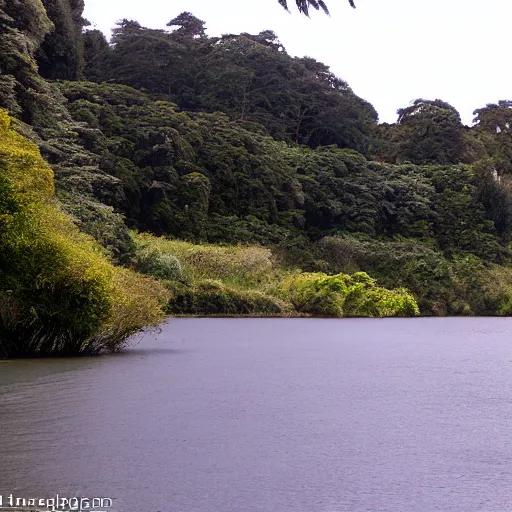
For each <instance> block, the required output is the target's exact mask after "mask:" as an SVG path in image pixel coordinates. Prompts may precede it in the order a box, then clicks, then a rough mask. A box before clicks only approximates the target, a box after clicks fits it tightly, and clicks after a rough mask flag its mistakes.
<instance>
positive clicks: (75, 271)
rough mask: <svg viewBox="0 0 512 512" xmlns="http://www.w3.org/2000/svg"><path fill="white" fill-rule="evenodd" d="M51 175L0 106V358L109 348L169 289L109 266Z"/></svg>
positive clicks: (152, 318) (151, 319)
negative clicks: (67, 210)
mask: <svg viewBox="0 0 512 512" xmlns="http://www.w3.org/2000/svg"><path fill="white" fill-rule="evenodd" d="M53 191H54V189H53V174H52V171H51V169H50V167H49V166H48V165H47V164H46V163H45V162H44V160H43V159H42V158H41V156H40V154H39V152H38V150H37V148H36V146H35V145H33V144H32V143H31V142H29V141H27V140H26V139H24V138H23V137H22V136H21V135H19V134H18V133H16V132H15V131H14V130H12V129H11V127H10V119H9V117H8V115H7V114H6V112H5V111H2V110H0V355H3V356H22V355H37V354H39V355H48V354H78V353H85V352H87V353H93V352H99V351H101V350H103V349H110V350H114V349H115V348H116V347H119V346H120V345H122V343H123V341H124V340H125V339H126V337H127V336H129V335H131V334H133V333H134V332H135V331H137V330H139V329H141V328H142V327H144V326H147V325H152V324H154V323H155V322H157V321H158V320H159V319H160V318H161V315H162V310H161V307H160V304H161V303H162V302H163V301H164V300H165V299H166V292H165V290H164V288H163V287H162V285H160V284H159V283H157V282H156V281H153V280H150V279H147V278H143V277H142V276H137V275H136V274H134V273H133V272H130V271H128V270H125V269H121V268H117V267H114V266H113V265H112V264H111V263H110V262H109V260H108V259H107V257H106V256H105V255H104V252H103V250H102V249H101V248H100V247H99V246H98V245H97V244H96V242H94V241H93V239H92V238H91V237H89V236H88V235H85V234H83V233H80V232H79V230H78V228H77V227H76V226H75V224H74V223H73V222H72V220H71V219H70V217H68V216H67V215H66V214H64V213H63V212H62V211H61V210H60V209H59V207H58V204H57V203H56V202H55V199H54V197H53Z"/></svg>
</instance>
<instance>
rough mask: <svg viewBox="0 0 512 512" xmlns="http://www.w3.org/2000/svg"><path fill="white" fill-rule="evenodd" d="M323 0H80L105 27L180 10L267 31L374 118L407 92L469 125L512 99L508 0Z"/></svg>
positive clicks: (218, 26)
mask: <svg viewBox="0 0 512 512" xmlns="http://www.w3.org/2000/svg"><path fill="white" fill-rule="evenodd" d="M355 2H356V5H357V9H355V10H354V9H352V8H351V7H350V6H349V4H348V0H326V3H327V5H328V7H329V10H330V12H331V17H327V16H325V15H324V14H322V13H320V12H316V11H314V12H313V13H312V15H311V18H310V19H308V18H306V17H305V16H302V15H300V14H299V13H298V11H297V9H296V7H295V0H289V6H290V8H291V9H290V10H291V12H292V14H289V13H287V12H286V11H284V10H283V9H282V8H281V7H280V6H279V4H278V3H277V0H245V1H241V0H171V1H169V0H86V1H85V17H86V18H87V19H88V20H89V21H90V22H91V23H92V24H93V25H95V26H96V27H95V28H99V29H100V30H102V31H103V32H105V33H106V34H107V35H110V32H109V30H110V29H111V28H112V27H113V26H114V25H115V22H116V21H117V20H118V19H122V18H128V19H135V20H137V21H138V22H139V23H141V24H142V25H143V26H146V27H150V28H165V25H166V23H167V22H168V21H169V20H171V19H172V18H174V17H176V16H177V15H178V14H179V13H181V12H183V11H190V12H192V14H194V15H195V16H197V17H198V18H200V19H202V20H204V21H206V26H207V29H208V34H209V35H212V36H217V35H221V34H226V33H240V32H249V33H254V34H257V33H259V32H261V31H262V30H267V29H269V30H273V31H274V32H276V34H277V35H278V36H279V39H280V40H281V42H282V43H283V45H284V46H285V48H286V50H287V51H288V53H290V54H291V55H294V56H304V55H308V56H310V57H314V58H315V59H317V60H319V61H321V62H323V63H325V64H327V65H329V66H330V67H331V70H332V71H333V72H334V73H335V74H336V75H337V76H339V77H340V78H342V79H343V80H346V81H347V82H348V84H349V85H350V86H351V87H352V89H353V90H354V92H355V93H356V94H358V95H359V96H361V97H363V98H364V99H366V100H368V101H369V102H370V103H372V104H373V105H374V107H375V108H376V109H377V111H378V113H379V119H380V121H382V122H394V121H396V110H397V108H400V107H405V106H407V105H408V104H409V103H410V102H411V101H412V100H414V99H416V98H427V99H435V98H440V99H443V100H445V101H448V102H449V103H451V104H452V105H453V106H454V107H455V108H457V109H458V110H459V112H460V113H461V116H462V119H463V122H465V123H466V124H471V121H472V117H473V116H472V112H473V110H475V109H476V108H479V107H483V106H485V104H486V103H495V102H497V101H498V100H500V99H509V98H510V99H512V66H511V64H510V19H511V15H512V1H511V0H423V1H420V0H355Z"/></svg>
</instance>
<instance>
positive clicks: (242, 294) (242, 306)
mask: <svg viewBox="0 0 512 512" xmlns="http://www.w3.org/2000/svg"><path fill="white" fill-rule="evenodd" d="M170 289H171V293H172V297H171V299H170V301H169V304H168V305H167V312H168V313H170V314H174V315H221V316H222V315H230V316H231V315H253V316H254V315H262V316H266V315H279V314H282V313H284V312H285V309H284V306H283V304H282V303H281V302H280V301H279V300H277V299H275V298H274V297H270V296H267V295H264V294H262V293H260V292H251V291H241V290H237V289H234V288H230V287H228V286H225V285H223V284H222V283H221V282H219V281H211V280H208V281H203V282H200V283H198V284H196V285H193V286H187V285H184V284H174V285H172V286H171V288H170Z"/></svg>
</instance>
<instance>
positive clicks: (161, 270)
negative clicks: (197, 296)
mask: <svg viewBox="0 0 512 512" xmlns="http://www.w3.org/2000/svg"><path fill="white" fill-rule="evenodd" d="M134 264H135V268H136V269H137V270H138V271H139V272H142V273H143V274H147V275H150V276H153V277H156V278H157V279H164V280H168V281H177V280H180V279H182V277H183V270H182V268H181V263H180V261H179V260H178V258H176V256H173V255H172V254H168V253H166V252H163V251H162V250H160V249H159V248H157V247H144V248H143V249H141V250H139V251H137V253H136V256H135V260H134Z"/></svg>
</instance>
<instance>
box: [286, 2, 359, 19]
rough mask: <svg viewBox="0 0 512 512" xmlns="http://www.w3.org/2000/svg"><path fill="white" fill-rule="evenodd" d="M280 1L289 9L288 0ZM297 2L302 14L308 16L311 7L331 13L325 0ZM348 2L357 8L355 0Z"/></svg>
mask: <svg viewBox="0 0 512 512" xmlns="http://www.w3.org/2000/svg"><path fill="white" fill-rule="evenodd" d="M277 1H278V2H279V5H281V6H282V7H283V8H284V9H286V10H287V11H288V10H289V9H288V0H277ZM295 3H296V4H297V8H298V9H299V12H301V13H302V14H305V15H306V16H309V8H310V7H313V9H316V10H317V11H318V10H319V9H322V11H324V13H325V14H327V15H329V9H328V7H327V4H326V3H325V2H324V0H295ZM348 3H349V4H350V6H351V7H353V8H354V9H355V8H356V4H355V2H354V0H348Z"/></svg>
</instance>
